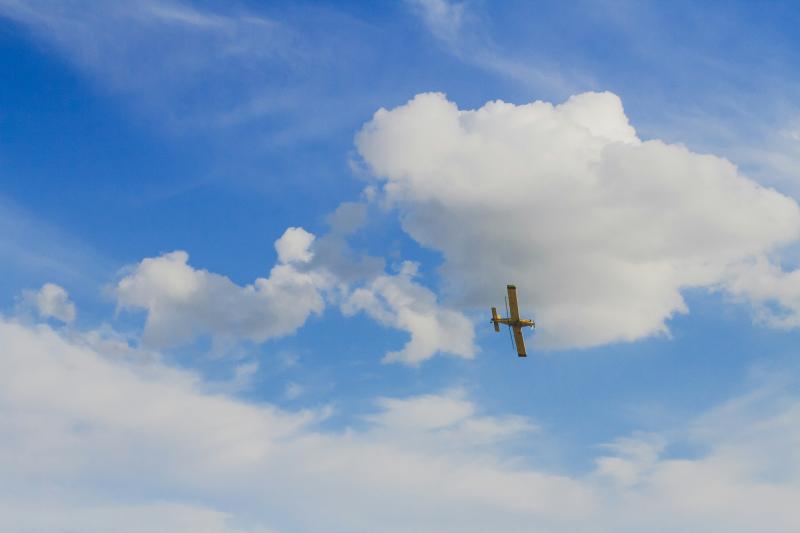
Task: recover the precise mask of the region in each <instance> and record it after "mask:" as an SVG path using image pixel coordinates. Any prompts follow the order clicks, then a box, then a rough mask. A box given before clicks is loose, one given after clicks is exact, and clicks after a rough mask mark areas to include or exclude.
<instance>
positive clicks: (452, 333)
mask: <svg viewBox="0 0 800 533" xmlns="http://www.w3.org/2000/svg"><path fill="white" fill-rule="evenodd" d="M416 273H417V265H416V264H415V263H413V262H410V261H406V262H404V263H403V266H402V268H401V270H400V272H399V273H398V274H396V275H382V276H378V277H376V278H375V279H374V280H373V281H372V282H371V283H369V284H368V285H367V286H366V287H360V288H358V289H356V290H354V291H353V292H352V293H351V294H350V295H349V296H348V297H347V299H346V300H344V301H343V302H342V305H341V309H342V312H344V313H345V315H353V314H355V313H358V312H361V311H363V312H365V313H366V314H367V315H368V316H370V317H371V318H373V319H375V320H377V321H378V322H380V323H382V324H385V325H387V326H390V327H394V328H397V329H401V330H404V331H407V332H408V333H409V334H410V335H411V339H410V340H409V341H408V343H407V344H406V345H405V346H404V347H403V348H402V349H401V350H398V351H394V352H390V353H388V354H386V356H385V357H384V361H385V362H395V361H397V362H402V363H406V364H411V365H417V364H419V363H420V362H422V361H424V360H426V359H429V358H431V357H433V356H434V355H435V354H436V353H438V352H440V351H441V352H445V353H449V354H452V355H457V356H460V357H466V358H471V357H473V356H474V354H475V350H476V348H475V344H474V337H475V334H474V331H473V329H472V323H471V322H470V321H469V319H467V317H465V316H464V315H463V314H462V313H459V312H458V311H454V310H452V309H448V308H445V307H441V306H440V305H439V304H438V302H437V298H436V295H435V294H434V293H433V292H432V291H430V290H429V289H427V288H425V287H424V286H422V285H420V284H418V283H417V282H415V281H414V279H413V278H414V276H415V275H416Z"/></svg>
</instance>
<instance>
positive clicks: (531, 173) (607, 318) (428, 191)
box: [356, 93, 800, 347]
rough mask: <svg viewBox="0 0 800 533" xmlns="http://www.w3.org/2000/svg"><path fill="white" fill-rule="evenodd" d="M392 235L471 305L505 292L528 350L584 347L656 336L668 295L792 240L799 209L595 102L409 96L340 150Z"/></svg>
mask: <svg viewBox="0 0 800 533" xmlns="http://www.w3.org/2000/svg"><path fill="white" fill-rule="evenodd" d="M356 145H357V148H358V150H359V152H360V154H361V155H362V157H363V158H364V160H365V161H366V163H367V164H368V165H369V166H370V167H371V169H372V171H373V172H374V174H375V175H376V176H377V177H378V178H379V179H381V180H384V182H385V183H384V186H383V195H384V199H385V200H386V201H388V202H389V203H390V204H391V205H395V206H397V207H398V209H399V210H400V211H401V216H402V223H403V228H404V229H405V230H406V231H407V232H408V233H409V234H410V235H411V236H412V237H413V238H414V239H415V240H417V241H418V242H419V243H421V244H422V245H424V246H427V247H430V248H433V249H436V250H439V251H441V252H442V254H443V256H444V259H445V263H444V265H443V267H442V269H441V273H442V275H443V278H444V279H445V281H446V284H447V287H448V289H449V291H450V292H451V293H453V294H454V295H457V296H459V297H461V299H462V301H463V302H465V303H467V304H469V305H473V306H480V307H484V308H487V309H488V307H489V306H491V305H496V304H497V303H498V302H500V301H501V298H502V293H503V287H504V286H505V284H506V283H516V284H517V286H518V288H519V292H520V298H521V306H522V307H523V312H525V311H528V312H529V311H530V310H535V311H536V317H537V323H538V324H539V326H540V327H539V329H538V334H537V339H538V340H537V342H538V343H540V345H543V346H548V347H575V346H593V345H599V344H603V343H608V342H613V341H620V340H635V339H639V338H642V337H645V336H648V335H652V334H657V333H662V334H664V333H666V332H668V329H667V325H666V321H667V320H668V319H669V318H670V317H672V316H674V315H675V314H676V313H685V312H687V307H686V304H685V302H684V300H683V298H682V296H681V290H682V289H685V288H689V287H717V286H720V285H724V284H725V283H726V282H729V281H731V279H732V278H731V276H732V274H731V272H732V269H733V268H734V267H735V266H737V265H741V264H743V263H747V262H748V261H751V260H752V258H754V257H758V256H761V255H763V254H765V253H768V252H770V251H773V250H775V249H776V248H778V247H780V246H782V245H785V244H787V243H791V242H793V241H795V240H796V239H797V238H798V236H800V209H798V206H797V204H796V203H795V202H794V201H793V200H792V199H790V198H788V197H786V196H783V195H781V194H779V193H778V192H776V191H774V190H771V189H766V188H764V187H761V186H759V185H758V184H757V183H755V182H753V181H751V180H749V179H748V178H746V177H744V176H742V175H741V174H739V173H738V171H737V169H736V167H734V165H732V164H731V163H729V162H728V161H726V160H724V159H721V158H718V157H715V156H711V155H701V154H696V153H693V152H691V151H689V150H688V149H686V148H684V147H682V146H679V145H670V144H666V143H663V142H661V141H658V140H650V141H642V140H640V139H639V138H638V137H637V136H636V132H635V130H634V129H633V128H632V127H631V125H630V124H629V123H628V119H627V117H626V116H625V113H624V111H623V108H622V104H621V102H620V100H619V98H618V97H617V96H616V95H613V94H611V93H585V94H580V95H576V96H573V97H571V98H570V99H569V100H568V101H567V102H565V103H563V104H561V105H557V106H554V105H551V104H549V103H546V102H534V103H532V104H527V105H519V106H517V105H513V104H508V103H505V102H501V101H495V102H489V103H487V104H486V105H484V106H483V107H482V108H480V109H477V110H474V111H469V110H459V109H458V108H457V106H456V105H455V104H454V103H452V102H449V101H448V100H447V99H446V98H445V96H444V95H442V94H421V95H418V96H417V97H415V98H414V99H413V100H411V101H410V102H408V103H407V104H406V105H403V106H400V107H398V108H396V109H393V110H391V111H387V110H385V109H381V110H379V111H378V112H377V113H376V114H375V116H374V118H373V119H372V121H370V122H369V123H368V124H366V125H365V126H364V128H363V129H362V130H361V132H360V133H359V134H358V136H357V138H356Z"/></svg>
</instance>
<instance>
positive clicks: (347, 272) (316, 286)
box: [114, 204, 476, 365]
mask: <svg viewBox="0 0 800 533" xmlns="http://www.w3.org/2000/svg"><path fill="white" fill-rule="evenodd" d="M364 209H365V207H364V206H363V205H362V204H345V205H344V206H342V207H341V208H340V209H338V210H337V211H335V212H334V214H333V215H332V216H331V220H330V222H331V232H330V233H328V234H326V235H323V236H322V237H321V238H319V239H317V238H316V236H315V235H313V234H311V233H309V232H307V231H306V230H304V229H303V228H294V227H292V228H288V229H287V230H286V231H285V232H284V234H283V235H282V236H281V238H280V239H278V240H277V241H275V249H276V250H277V252H278V264H276V265H275V266H274V267H273V268H272V270H271V271H270V275H269V277H268V278H258V279H257V280H256V281H255V282H254V283H252V284H250V285H247V286H243V287H242V286H239V285H236V284H235V283H233V282H232V281H231V280H230V279H228V278H227V277H225V276H223V275H220V274H216V273H212V272H208V271H206V270H200V269H195V268H194V267H192V266H191V265H189V263H188V260H189V255H188V254H187V253H186V252H183V251H176V252H171V253H167V254H164V255H161V256H159V257H155V258H147V259H144V260H142V261H141V262H140V263H139V264H137V265H135V266H134V267H132V268H131V269H129V272H128V274H127V275H125V276H124V277H123V278H122V279H121V280H120V281H119V282H118V283H117V285H116V287H115V289H114V290H115V294H116V297H117V302H118V306H119V307H120V308H121V309H143V310H145V311H146V312H147V318H146V321H145V327H144V334H143V340H144V342H145V344H147V345H149V346H154V347H168V346H173V345H177V344H181V343H185V342H189V341H192V340H194V339H196V338H198V337H202V336H206V335H208V336H211V337H212V338H213V339H215V340H223V341H230V342H237V341H239V340H243V339H248V340H251V341H254V342H263V341H266V340H267V339H271V338H275V337H280V336H284V335H289V334H291V333H293V332H295V331H296V330H297V329H298V328H300V327H301V326H302V325H303V324H304V323H305V322H306V320H307V319H308V317H309V316H310V315H311V314H321V313H322V312H323V311H324V309H325V307H326V306H327V305H329V304H332V305H339V306H340V309H341V310H342V311H343V312H344V313H345V314H346V315H354V314H356V313H358V312H361V311H363V312H365V313H366V314H367V315H368V316H369V317H371V318H373V319H374V320H377V321H379V322H380V323H382V324H384V325H386V326H388V327H391V328H395V329H399V330H402V331H407V332H408V333H410V335H411V340H410V341H409V342H408V343H407V344H406V346H405V347H404V348H403V349H402V350H399V351H396V352H391V353H389V354H387V356H386V357H385V359H384V360H385V361H387V362H400V363H404V364H411V365H416V364H419V363H420V362H422V361H424V360H426V359H429V358H430V357H433V356H434V355H436V354H437V353H440V352H443V353H449V354H453V355H458V356H461V357H468V358H469V357H472V356H473V355H474V353H475V350H476V348H475V345H474V336H475V335H474V331H473V328H472V323H471V322H470V320H469V319H468V318H467V317H466V316H465V315H463V314H462V313H460V312H458V311H455V310H453V309H449V308H446V307H443V306H441V305H439V303H438V301H437V298H436V295H435V294H434V293H433V292H432V291H431V290H429V289H427V288H425V287H424V286H423V285H421V284H420V283H418V282H417V281H415V280H414V279H413V278H414V276H415V275H416V269H417V267H416V265H415V264H414V263H411V262H406V263H404V266H403V269H402V270H401V271H400V272H399V273H398V274H397V275H387V274H384V273H383V260H382V259H379V258H375V257H371V256H368V255H366V254H360V253H356V252H355V251H353V250H352V249H351V248H350V247H349V245H348V244H347V240H346V236H347V234H348V233H350V232H352V231H355V230H356V229H357V228H358V226H359V225H360V224H361V223H362V222H363V219H364V216H365V212H364Z"/></svg>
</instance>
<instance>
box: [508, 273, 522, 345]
mask: <svg viewBox="0 0 800 533" xmlns="http://www.w3.org/2000/svg"><path fill="white" fill-rule="evenodd" d="M506 288H507V289H508V312H509V313H511V320H519V306H518V305H517V288H516V287H515V286H514V285H508V286H507V287H506ZM520 338H522V337H520ZM523 352H524V350H523Z"/></svg>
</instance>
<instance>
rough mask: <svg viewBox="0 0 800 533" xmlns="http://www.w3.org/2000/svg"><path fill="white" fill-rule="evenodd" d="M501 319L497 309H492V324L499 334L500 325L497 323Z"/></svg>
mask: <svg viewBox="0 0 800 533" xmlns="http://www.w3.org/2000/svg"><path fill="white" fill-rule="evenodd" d="M499 318H500V317H499V316H497V308H496V307H492V324H494V330H495V331H497V332H499V331H500V324H499V323H498V322H497V320H498V319H499Z"/></svg>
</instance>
